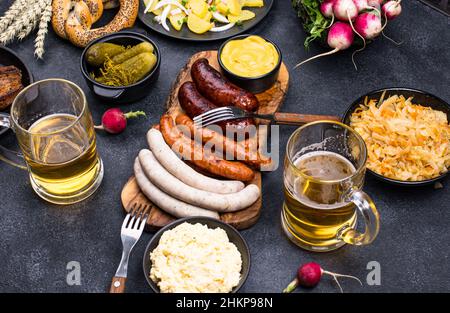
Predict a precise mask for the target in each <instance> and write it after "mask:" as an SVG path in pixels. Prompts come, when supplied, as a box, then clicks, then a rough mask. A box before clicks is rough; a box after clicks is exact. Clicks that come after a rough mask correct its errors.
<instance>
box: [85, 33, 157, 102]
mask: <svg viewBox="0 0 450 313" xmlns="http://www.w3.org/2000/svg"><path fill="white" fill-rule="evenodd" d="M160 64H161V54H160V52H159V49H158V47H157V46H156V44H155V43H154V42H153V41H152V40H151V39H150V38H148V37H147V36H145V35H143V34H140V33H136V32H130V31H123V32H118V33H115V34H110V35H106V36H104V37H101V38H99V39H96V40H94V41H92V42H91V43H89V45H88V46H87V47H86V48H85V49H84V51H83V53H82V55H81V72H82V73H83V76H84V79H85V80H86V83H87V84H88V86H89V88H90V89H91V90H92V92H93V93H94V94H95V95H96V96H97V97H98V98H100V99H101V100H104V101H108V102H109V103H111V104H122V103H131V102H134V101H137V100H139V99H141V98H143V97H145V96H146V95H147V94H148V92H149V87H150V85H152V84H153V83H154V82H155V81H156V80H157V79H158V76H159V68H160Z"/></svg>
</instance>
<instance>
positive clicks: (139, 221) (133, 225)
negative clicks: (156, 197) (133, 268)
mask: <svg viewBox="0 0 450 313" xmlns="http://www.w3.org/2000/svg"><path fill="white" fill-rule="evenodd" d="M149 209H150V206H149V205H141V204H138V205H137V204H134V205H133V207H132V209H131V212H130V213H128V214H127V216H126V217H125V220H124V221H123V224H122V230H121V232H120V236H121V238H122V246H123V251H122V259H121V260H120V264H119V267H118V268H117V271H116V275H115V276H114V277H113V279H112V282H111V288H110V290H109V292H110V293H123V292H124V291H125V281H126V280H127V270H128V259H129V257H130V253H131V250H132V249H133V247H134V245H135V244H136V242H138V240H139V238H140V237H141V235H142V231H143V230H144V227H145V224H146V223H147V218H148V214H149Z"/></svg>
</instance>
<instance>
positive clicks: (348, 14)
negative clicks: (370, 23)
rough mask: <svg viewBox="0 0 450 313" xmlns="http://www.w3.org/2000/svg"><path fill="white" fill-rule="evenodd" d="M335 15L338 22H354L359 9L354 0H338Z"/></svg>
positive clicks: (334, 8)
mask: <svg viewBox="0 0 450 313" xmlns="http://www.w3.org/2000/svg"><path fill="white" fill-rule="evenodd" d="M333 13H334V16H336V18H337V19H338V20H341V21H348V20H349V19H351V20H354V19H355V18H356V17H357V16H358V9H357V8H356V5H355V4H354V3H353V0H336V1H335V2H334V4H333Z"/></svg>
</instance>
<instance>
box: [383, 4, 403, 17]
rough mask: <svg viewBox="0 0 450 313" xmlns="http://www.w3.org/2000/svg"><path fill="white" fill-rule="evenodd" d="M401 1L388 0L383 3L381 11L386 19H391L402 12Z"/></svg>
mask: <svg viewBox="0 0 450 313" xmlns="http://www.w3.org/2000/svg"><path fill="white" fill-rule="evenodd" d="M400 2H401V1H388V2H386V3H385V4H383V7H382V11H383V13H384V15H385V16H386V19H388V20H393V19H394V18H396V17H397V16H399V15H400V14H401V13H402V6H401V5H400Z"/></svg>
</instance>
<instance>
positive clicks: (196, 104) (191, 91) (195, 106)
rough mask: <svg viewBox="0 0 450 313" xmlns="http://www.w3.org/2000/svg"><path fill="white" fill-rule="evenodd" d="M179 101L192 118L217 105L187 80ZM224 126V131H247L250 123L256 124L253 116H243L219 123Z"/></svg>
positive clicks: (181, 89)
mask: <svg viewBox="0 0 450 313" xmlns="http://www.w3.org/2000/svg"><path fill="white" fill-rule="evenodd" d="M178 101H179V102H180V106H181V108H182V109H183V110H184V112H186V114H187V115H188V116H189V117H190V118H194V117H196V116H198V115H200V114H203V113H205V112H208V111H210V110H212V109H216V108H217V106H216V105H215V104H214V103H212V102H211V101H209V100H208V99H206V98H205V97H203V96H202V95H201V94H200V93H199V92H198V90H197V88H196V87H195V84H194V83H193V82H185V83H184V84H183V85H181V87H180V89H178ZM217 125H219V126H220V127H222V129H223V131H225V132H226V131H227V129H228V131H231V132H235V133H239V132H242V131H245V130H246V128H247V127H248V126H250V125H255V121H254V120H253V119H252V118H241V119H237V120H233V121H225V122H219V123H217Z"/></svg>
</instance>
